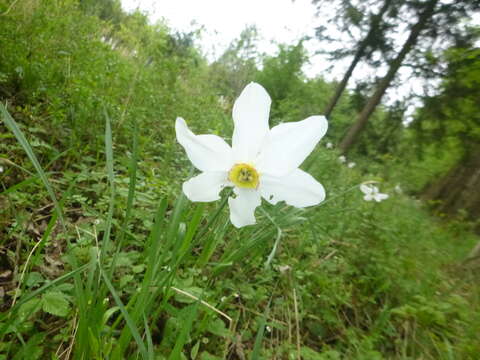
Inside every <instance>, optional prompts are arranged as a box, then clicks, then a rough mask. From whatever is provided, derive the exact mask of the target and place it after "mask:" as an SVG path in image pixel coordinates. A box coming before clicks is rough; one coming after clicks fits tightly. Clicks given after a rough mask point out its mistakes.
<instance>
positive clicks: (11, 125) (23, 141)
mask: <svg viewBox="0 0 480 360" xmlns="http://www.w3.org/2000/svg"><path fill="white" fill-rule="evenodd" d="M0 112H1V113H2V117H3V121H5V125H7V128H8V129H9V130H10V131H11V132H12V133H13V134H14V135H15V137H16V138H17V140H18V142H19V143H20V145H21V146H22V147H23V150H25V152H26V153H27V155H28V158H29V159H30V161H31V162H32V164H33V166H34V167H35V170H37V173H38V175H39V176H40V179H41V180H42V182H43V185H44V186H45V187H46V189H47V192H48V195H49V196H50V198H51V199H52V201H53V204H54V206H55V210H56V211H57V214H58V218H59V219H60V222H61V223H62V225H63V227H64V228H65V221H64V218H63V213H62V208H61V207H60V204H59V203H58V201H57V197H56V196H55V192H54V191H53V187H52V185H51V184H50V182H49V181H48V178H47V175H45V172H44V171H43V169H42V166H41V165H40V162H39V161H38V159H37V157H36V156H35V153H34V152H33V149H32V147H31V146H30V143H29V142H28V140H27V138H26V137H25V135H24V134H23V132H22V130H20V128H19V127H18V124H17V123H16V122H15V120H13V118H12V116H11V115H10V113H9V112H8V111H7V109H6V108H5V106H4V105H3V104H0Z"/></svg>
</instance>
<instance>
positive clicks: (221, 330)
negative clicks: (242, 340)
mask: <svg viewBox="0 0 480 360" xmlns="http://www.w3.org/2000/svg"><path fill="white" fill-rule="evenodd" d="M207 331H208V332H210V333H212V334H213V335H217V336H221V337H227V336H229V335H230V332H229V331H228V329H227V328H226V327H225V323H224V322H223V321H222V320H220V319H215V320H214V321H211V322H209V324H208V327H207Z"/></svg>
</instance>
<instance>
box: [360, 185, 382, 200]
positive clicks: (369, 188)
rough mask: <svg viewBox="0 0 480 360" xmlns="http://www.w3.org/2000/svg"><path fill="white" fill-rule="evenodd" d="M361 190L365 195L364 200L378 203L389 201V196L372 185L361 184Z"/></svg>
mask: <svg viewBox="0 0 480 360" xmlns="http://www.w3.org/2000/svg"><path fill="white" fill-rule="evenodd" d="M360 190H361V191H362V192H363V193H364V194H365V196H364V197H363V199H364V200H365V201H372V200H375V201H376V202H380V201H382V200H386V199H388V194H382V193H381V192H380V191H379V190H378V187H376V186H375V185H372V184H361V185H360Z"/></svg>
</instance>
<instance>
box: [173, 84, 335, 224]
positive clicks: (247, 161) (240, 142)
mask: <svg viewBox="0 0 480 360" xmlns="http://www.w3.org/2000/svg"><path fill="white" fill-rule="evenodd" d="M270 104H271V100H270V96H268V94H267V92H266V91H265V89H264V88H263V87H262V86H260V85H259V84H256V83H250V84H248V85H247V86H246V87H245V89H244V90H243V91H242V93H241V94H240V97H239V98H238V99H237V100H236V101H235V104H234V106H233V114H232V115H233V123H234V130H233V136H232V146H231V147H230V146H229V145H228V144H227V143H226V142H225V141H224V140H223V139H221V138H220V137H218V136H215V135H195V134H194V133H193V132H191V131H190V129H189V128H188V127H187V124H186V123H185V120H183V119H182V118H177V120H176V123H175V130H176V134H177V140H178V142H179V143H180V144H181V145H182V146H183V148H184V149H185V151H186V153H187V156H188V158H189V159H190V161H191V162H192V164H193V165H194V166H195V167H196V168H197V169H198V170H200V171H201V174H200V175H197V176H195V177H193V178H191V179H190V180H188V181H186V182H184V183H183V192H184V193H185V195H186V196H187V198H189V199H190V200H191V201H201V202H210V201H216V200H219V199H220V195H219V194H220V191H221V190H222V189H223V188H224V187H227V186H233V188H234V193H235V195H236V196H235V197H230V198H229V199H228V205H229V207H230V221H231V222H232V224H233V225H234V226H235V227H237V228H239V227H242V226H246V225H252V224H255V209H256V208H257V206H259V205H260V203H261V198H262V197H263V198H264V199H265V200H266V201H268V202H269V203H271V204H273V205H275V204H276V203H278V202H279V201H285V202H286V203H287V204H289V205H292V206H295V207H300V208H301V207H306V206H312V205H317V204H319V203H320V202H322V201H323V200H324V199H325V190H324V188H323V186H322V185H321V184H320V183H319V182H318V181H317V180H315V179H314V178H313V177H312V176H311V175H310V174H308V173H306V172H304V171H303V170H300V169H299V168H298V167H299V166H300V165H301V164H302V162H303V161H304V160H305V158H306V157H307V156H308V155H309V154H310V153H311V152H312V150H313V149H314V148H315V146H316V145H317V143H318V142H319V141H320V139H321V138H322V137H323V136H324V135H325V133H326V131H327V127H328V123H327V120H326V119H325V117H324V116H311V117H309V118H307V119H305V120H303V121H298V122H289V123H284V124H280V125H277V126H275V127H273V128H271V129H269V126H268V116H269V113H270Z"/></svg>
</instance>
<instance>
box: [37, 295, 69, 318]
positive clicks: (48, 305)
mask: <svg viewBox="0 0 480 360" xmlns="http://www.w3.org/2000/svg"><path fill="white" fill-rule="evenodd" d="M42 309H43V311H45V312H47V313H49V314H52V315H56V316H62V317H63V316H66V315H67V314H68V312H69V311H70V304H69V303H68V301H67V299H66V297H65V295H64V294H63V293H61V292H57V291H51V292H48V293H45V294H43V296H42Z"/></svg>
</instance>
